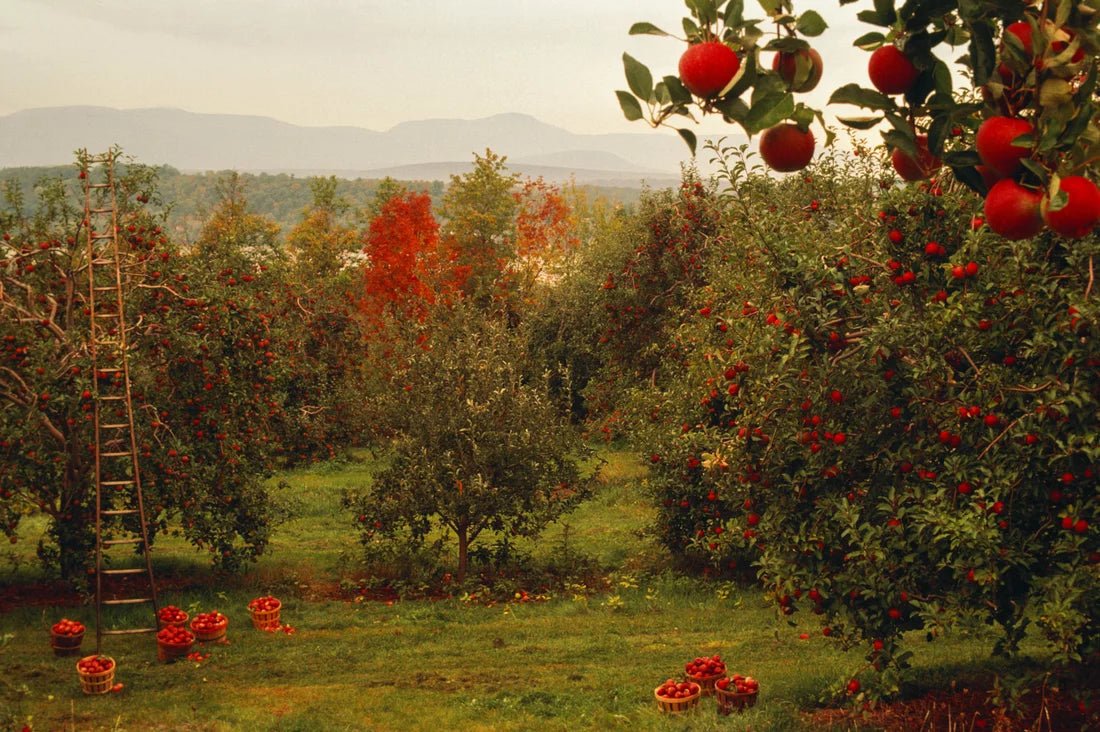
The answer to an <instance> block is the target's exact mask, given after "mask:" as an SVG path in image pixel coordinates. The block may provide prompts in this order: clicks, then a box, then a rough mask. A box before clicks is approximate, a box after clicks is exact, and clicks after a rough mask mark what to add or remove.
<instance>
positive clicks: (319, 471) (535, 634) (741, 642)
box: [0, 452, 996, 731]
mask: <svg viewBox="0 0 1100 732" xmlns="http://www.w3.org/2000/svg"><path fill="white" fill-rule="evenodd" d="M606 457H607V463H605V464H604V465H603V466H602V468H601V481H600V488H599V491H598V493H597V495H596V496H595V497H594V498H593V499H592V500H591V501H590V502H588V503H587V504H585V505H584V506H582V507H581V509H579V510H578V511H577V512H576V513H575V514H573V515H572V516H571V517H569V523H568V545H569V547H570V548H571V550H572V551H573V552H575V553H577V554H579V555H586V556H588V557H591V558H592V559H593V560H595V561H596V562H598V563H599V565H601V566H602V567H603V568H604V571H605V573H606V576H607V579H608V582H609V587H610V589H608V590H606V591H604V592H600V593H595V594H593V593H591V592H587V591H584V590H583V589H582V588H580V587H575V588H566V589H564V590H560V591H556V592H554V593H551V595H552V596H551V597H550V598H549V599H548V600H546V601H544V602H532V603H507V604H497V605H494V606H491V607H487V606H485V605H481V604H473V603H469V602H464V601H462V600H461V599H440V600H435V601H428V600H421V601H406V600H400V599H397V600H396V601H392V602H384V601H371V600H366V601H363V600H361V599H360V600H359V601H356V600H354V599H353V597H352V596H351V595H347V594H341V593H340V592H339V591H338V590H339V583H340V580H341V579H345V578H348V577H351V576H353V575H354V574H355V572H356V570H357V568H358V566H359V565H358V564H357V561H356V559H357V556H358V550H357V546H358V545H357V543H356V538H355V535H354V533H353V531H352V525H351V521H350V517H349V516H347V515H345V513H344V512H343V511H342V510H341V508H340V495H341V491H342V490H343V489H345V488H348V487H355V486H357V485H362V484H363V483H364V482H365V481H366V480H368V479H369V474H370V471H371V467H372V463H371V462H370V461H369V460H364V461H362V462H352V463H346V464H337V465H323V466H320V467H318V468H316V469H313V470H308V471H296V472H293V473H289V474H286V475H283V476H281V478H282V479H283V480H285V481H286V483H287V486H286V487H284V488H279V489H277V493H278V494H279V495H280V497H281V498H284V499H290V500H293V501H294V502H295V505H296V516H295V518H294V519H293V520H291V521H289V522H288V523H286V524H284V525H282V526H280V527H279V529H278V531H277V534H276V537H275V540H274V542H273V546H272V551H271V554H270V555H269V556H267V557H265V558H264V559H262V560H261V561H260V562H259V563H258V564H257V565H256V566H255V567H254V568H253V569H252V570H250V571H249V572H248V573H247V574H245V575H242V576H237V577H222V576H218V575H215V574H213V573H212V572H211V571H210V570H209V569H208V568H207V566H206V561H205V557H204V556H202V555H201V554H198V553H195V552H194V551H193V550H191V549H190V548H189V547H187V546H186V545H183V544H182V543H179V542H178V541H171V540H169V541H164V542H161V543H158V546H157V562H158V566H160V567H162V568H163V570H164V574H165V575H166V576H167V577H169V578H171V579H170V582H169V584H170V585H171V586H173V587H177V588H178V589H172V590H168V589H166V590H164V591H163V592H162V595H163V597H162V603H173V604H176V605H179V606H181V607H183V608H184V609H189V610H191V611H195V610H200V611H201V610H210V609H220V610H222V611H223V612H225V613H226V614H227V615H229V617H230V627H229V640H230V644H229V645H224V646H212V647H210V648H208V649H204V650H208V651H209V653H210V656H209V658H208V659H207V660H206V661H204V662H202V663H199V664H196V663H193V662H189V661H181V662H177V663H174V664H170V665H166V664H162V663H158V662H157V660H156V652H155V643H154V641H153V640H152V639H151V638H150V637H149V636H135V637H129V638H126V637H122V638H118V637H111V638H108V639H107V642H106V645H105V648H104V650H105V652H106V653H108V654H109V655H111V656H113V657H114V658H115V659H116V661H117V662H118V676H117V680H118V681H121V682H123V683H124V684H125V689H124V690H123V692H121V693H119V694H109V695H106V696H103V697H86V696H84V695H83V694H82V693H81V692H80V688H79V683H78V681H77V676H76V672H75V669H74V660H73V659H67V658H55V657H54V656H53V655H52V654H51V652H50V650H49V647H48V628H49V626H50V624H51V623H53V622H54V621H56V620H57V619H58V618H59V617H61V616H62V615H65V616H67V617H70V618H76V619H81V620H83V621H85V622H89V623H90V622H91V621H94V608H92V607H89V606H75V607H57V606H52V607H50V606H25V607H19V608H16V609H13V610H11V611H8V612H5V613H0V636H10V637H9V638H8V643H7V645H6V646H4V647H2V648H0V662H2V663H3V666H4V668H5V673H4V674H3V677H2V678H0V727H2V726H3V724H4V723H5V718H6V715H9V716H10V717H11V719H12V720H17V721H18V722H19V724H20V725H21V724H22V723H24V722H25V720H26V719H28V718H29V719H30V720H31V723H32V725H33V728H34V729H36V730H149V729H153V730H268V729H270V730H325V731H329V730H345V729H346V730H362V729H377V730H391V729H392V730H397V729H401V730H417V729H433V730H459V729H463V730H464V729H472V730H477V729H483V730H536V729H537V730H577V729H629V730H709V729H722V730H729V729H750V728H751V729H753V730H797V729H810V728H811V725H810V724H809V722H808V721H807V719H806V717H805V716H804V712H805V710H808V709H811V708H813V707H814V706H815V704H816V703H817V702H818V700H819V699H820V698H821V697H822V696H824V695H826V694H827V693H828V690H829V689H830V688H831V687H833V688H835V686H836V685H837V684H839V682H841V681H842V680H844V679H846V678H848V675H849V674H851V673H852V672H854V671H855V670H857V669H858V668H859V667H860V665H861V663H862V653H861V652H858V651H850V652H844V651H842V650H840V649H839V648H837V647H836V646H835V645H834V644H833V643H831V642H829V641H828V640H827V639H825V638H824V637H822V635H821V633H820V630H819V626H817V625H814V624H812V621H810V620H809V619H804V620H803V622H804V623H805V625H801V626H794V627H792V626H788V625H787V624H786V623H777V621H776V616H775V613H774V611H773V609H772V607H770V606H768V605H766V604H765V603H764V601H763V600H762V599H761V598H760V596H759V594H758V593H756V592H754V591H753V590H752V589H741V588H737V587H735V586H732V585H729V584H726V583H718V582H704V581H701V580H695V579H687V578H683V577H678V576H676V575H675V574H674V573H672V572H670V571H667V567H665V566H664V560H663V558H662V554H661V552H660V551H659V549H658V548H657V547H656V545H655V544H654V543H653V542H652V540H651V539H649V538H648V537H647V535H646V533H645V529H646V528H647V526H648V525H649V523H650V521H651V510H650V509H649V508H648V507H647V503H646V500H645V496H644V490H643V485H642V484H643V482H644V480H645V475H646V469H645V467H644V466H643V465H641V464H640V463H638V462H636V460H635V459H634V458H633V456H631V455H630V454H628V453H622V452H613V453H609V454H607V455H606ZM39 528H40V527H39ZM34 529H35V527H34V526H33V525H32V526H29V527H28V528H27V529H26V530H25V531H24V533H23V536H22V539H23V541H21V542H20V543H19V544H17V545H16V547H15V548H13V550H12V551H13V552H24V554H17V553H16V554H13V555H12V556H15V557H17V558H20V559H22V562H21V563H20V564H19V568H18V570H17V571H14V572H13V571H11V569H10V567H5V569H4V570H3V572H4V574H5V576H6V577H10V578H11V579H12V581H13V582H14V583H18V584H26V583H32V582H34V581H35V579H36V575H35V573H36V571H37V570H35V569H34V567H33V565H32V564H31V563H30V561H29V556H28V555H27V554H26V553H27V552H30V551H31V546H32V544H33V540H34V539H35V537H34V536H33V531H34ZM565 532H566V528H565V526H564V525H555V526H553V527H551V529H550V530H549V531H547V532H546V534H545V535H544V536H543V537H542V538H541V539H540V540H538V541H534V542H527V543H524V544H521V545H520V549H521V550H522V551H524V552H526V553H528V554H529V555H530V556H531V557H532V561H533V562H534V563H535V564H536V565H537V564H538V563H540V562H544V561H546V560H547V559H548V558H549V557H551V556H552V555H553V553H554V552H559V553H560V552H561V547H562V545H563V537H564V534H565ZM269 592H270V593H274V594H276V595H278V596H279V597H280V598H282V599H283V601H284V610H283V621H284V622H286V623H290V624H292V625H293V626H294V628H295V631H296V632H295V633H293V634H285V633H276V634H268V633H264V632H260V631H256V630H254V629H252V628H251V626H250V624H249V622H248V615H247V611H246V610H245V606H246V604H247V602H248V600H249V599H251V598H252V597H255V596H256V595H258V594H266V593H269ZM802 633H806V634H808V636H809V637H808V638H806V639H802V638H801V637H800V635H801V634H802ZM89 635H91V633H90V634H89ZM89 645H94V640H92V639H91V638H90V637H89V638H88V639H86V640H85V647H86V648H87V647H88V646H89ZM913 647H914V650H915V651H916V652H917V656H916V666H917V668H918V674H917V676H918V677H920V678H923V679H927V680H933V681H932V683H935V680H936V679H941V680H942V679H945V678H957V679H962V680H965V679H967V678H974V677H978V676H984V675H988V674H989V673H990V672H991V671H995V670H996V666H994V665H993V664H992V662H991V661H990V660H989V658H988V648H989V643H988V642H987V641H982V640H980V639H967V638H947V639H944V640H940V641H937V642H936V643H935V644H925V643H920V644H914V646H913ZM702 653H706V654H708V655H709V654H714V653H720V654H721V655H722V656H723V658H724V659H726V660H727V662H728V664H729V665H730V668H731V670H732V671H739V672H741V673H747V674H752V675H754V676H756V677H757V678H759V679H760V683H761V697H760V703H759V704H758V705H757V707H756V708H755V709H753V710H750V711H749V712H747V713H745V714H742V715H738V716H737V717H735V718H722V717H718V716H717V715H716V713H715V707H714V706H713V702H711V703H710V704H703V705H702V706H701V708H700V709H699V710H697V711H696V712H694V713H691V714H689V715H686V718H674V717H670V716H668V715H662V714H661V713H660V712H659V711H658V710H657V708H656V705H655V703H654V699H653V689H654V687H655V686H657V685H658V684H659V683H660V682H661V681H663V680H664V679H665V678H667V677H669V676H676V675H677V674H678V672H679V671H680V670H681V669H682V667H683V664H684V662H685V661H687V660H689V659H690V658H692V657H694V656H696V655H699V654H702ZM704 701H710V700H704ZM15 729H19V726H16V727H15Z"/></svg>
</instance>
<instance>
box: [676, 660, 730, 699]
mask: <svg viewBox="0 0 1100 732" xmlns="http://www.w3.org/2000/svg"><path fill="white" fill-rule="evenodd" d="M684 673H686V674H687V677H688V679H689V680H691V681H694V682H695V683H697V684H699V686H701V687H702V688H703V696H710V695H711V694H713V693H714V683H715V682H716V681H718V679H720V678H722V677H723V676H725V675H726V664H725V663H723V661H722V657H721V656H719V655H714V656H711V657H709V658H704V657H702V656H700V657H699V658H696V659H695V660H694V661H689V662H688V663H686V664H684Z"/></svg>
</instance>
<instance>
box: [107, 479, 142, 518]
mask: <svg viewBox="0 0 1100 732" xmlns="http://www.w3.org/2000/svg"><path fill="white" fill-rule="evenodd" d="M99 484H100V485H133V484H134V481H132V480H101V481H99ZM104 513H106V511H104Z"/></svg>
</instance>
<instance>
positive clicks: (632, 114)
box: [615, 91, 645, 122]
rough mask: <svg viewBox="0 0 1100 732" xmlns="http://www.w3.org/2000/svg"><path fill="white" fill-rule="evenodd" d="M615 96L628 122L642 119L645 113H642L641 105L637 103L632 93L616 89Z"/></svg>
mask: <svg viewBox="0 0 1100 732" xmlns="http://www.w3.org/2000/svg"><path fill="white" fill-rule="evenodd" d="M615 96H617V97H618V98H619V106H620V107H622V110H623V116H624V117H626V118H627V120H629V121H630V122H636V121H637V120H640V119H642V118H643V117H644V116H645V115H643V114H642V105H641V104H639V103H638V100H637V99H635V98H634V95H633V94H631V93H630V92H625V91H617V92H615Z"/></svg>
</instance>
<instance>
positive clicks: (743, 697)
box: [714, 674, 760, 714]
mask: <svg viewBox="0 0 1100 732" xmlns="http://www.w3.org/2000/svg"><path fill="white" fill-rule="evenodd" d="M714 693H715V695H716V696H717V698H718V713H719V714H729V713H730V712H733V711H738V712H740V711H742V710H743V709H744V708H745V707H751V706H755V705H756V697H758V696H759V695H760V684H759V682H757V680H756V679H754V678H753V677H751V676H742V675H741V674H734V675H733V676H729V677H726V678H724V679H718V681H717V682H716V683H715V684H714Z"/></svg>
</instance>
